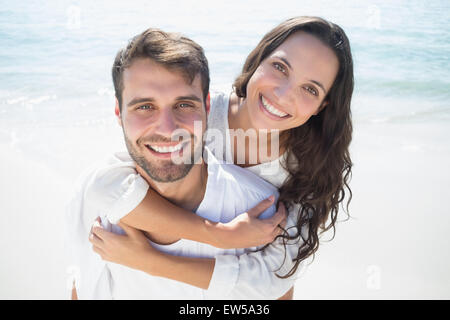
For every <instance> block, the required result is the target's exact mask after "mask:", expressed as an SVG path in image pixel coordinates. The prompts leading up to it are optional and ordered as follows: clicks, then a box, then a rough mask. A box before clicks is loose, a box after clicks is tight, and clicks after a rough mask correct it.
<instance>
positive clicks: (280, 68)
mask: <svg viewBox="0 0 450 320" xmlns="http://www.w3.org/2000/svg"><path fill="white" fill-rule="evenodd" d="M273 66H274V68H275V69H277V70H278V71H281V72H283V73H285V72H286V69H285V68H284V66H283V65H282V64H280V63H278V62H274V63H273Z"/></svg>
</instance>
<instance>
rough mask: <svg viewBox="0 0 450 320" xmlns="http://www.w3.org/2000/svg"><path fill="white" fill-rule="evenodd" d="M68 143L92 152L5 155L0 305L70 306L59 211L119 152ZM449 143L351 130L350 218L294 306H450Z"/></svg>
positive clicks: (380, 129) (427, 128)
mask: <svg viewBox="0 0 450 320" xmlns="http://www.w3.org/2000/svg"><path fill="white" fill-rule="evenodd" d="M61 131H62V129H58V128H53V129H49V131H48V132H47V135H49V136H50V135H51V133H52V132H53V134H57V133H58V132H61ZM100 133H102V134H100ZM65 134H66V137H67V141H68V144H70V143H71V138H70V137H73V139H75V137H78V139H79V137H80V136H83V137H89V139H87V140H89V141H90V142H91V143H90V144H89V145H87V144H86V145H81V144H78V145H76V144H73V145H72V147H71V148H70V150H71V151H68V153H67V155H66V156H65V158H64V159H65V160H68V159H70V158H71V159H72V160H71V161H62V162H61V160H58V159H56V160H55V159H48V161H47V162H44V161H43V159H41V160H40V161H37V160H35V159H33V158H31V157H29V156H27V153H26V152H25V151H24V150H23V149H22V148H20V147H17V146H14V145H11V143H3V144H2V146H1V147H2V150H3V152H2V166H0V171H1V177H2V179H1V180H0V181H1V182H0V184H1V186H0V190H1V194H2V214H3V217H4V219H5V223H2V224H1V227H0V228H1V230H0V235H1V240H2V241H1V242H2V246H1V255H2V263H1V265H0V283H2V286H1V287H0V299H66V298H67V297H68V290H67V281H68V279H69V278H70V270H67V266H66V265H65V252H64V244H63V241H62V239H63V237H64V234H63V232H64V229H63V228H62V226H63V214H64V205H65V202H66V201H67V199H68V197H69V195H70V190H71V185H72V184H73V181H74V179H75V178H76V177H77V175H78V174H79V172H81V170H82V169H83V168H84V167H85V166H87V165H88V164H89V163H90V162H91V160H92V159H95V158H96V157H97V158H98V157H100V156H101V155H102V154H106V153H108V152H109V151H114V150H116V149H117V148H120V146H121V143H122V142H121V141H120V131H119V130H118V129H117V128H116V127H115V126H114V125H112V124H111V126H106V127H103V128H102V129H98V128H97V129H95V128H90V129H89V128H79V129H71V131H70V133H69V131H65ZM448 135H449V128H448V127H447V126H446V125H445V123H437V124H436V125H433V126H431V125H429V124H427V125H425V124H401V123H400V124H392V123H377V124H373V123H372V124H371V123H365V124H358V123H356V124H355V137H354V142H353V144H352V155H353V161H354V163H355V166H354V171H353V179H352V182H351V187H352V191H353V200H352V202H351V205H350V214H351V216H352V218H351V219H350V220H349V221H346V222H341V223H339V224H338V226H337V231H336V237H335V239H334V240H332V241H331V242H324V243H323V244H322V245H321V247H320V249H319V252H318V253H317V254H316V258H315V260H314V262H313V263H312V264H310V265H309V266H308V267H307V268H306V269H304V270H303V272H302V273H301V276H300V278H299V279H298V280H297V282H296V287H295V295H294V297H295V298H296V299H319V298H321V299H322V298H323V299H349V298H351V299H400V298H401V299H403V298H406V299H420V298H425V299H432V298H433V299H435V298H436V299H443V298H445V299H448V298H450V276H449V275H448V272H447V271H448V270H449V267H450V257H449V255H450V254H449V252H450V244H449V242H448V240H447V235H446V231H448V229H449V226H450V215H449V214H448V213H449V209H448V208H446V207H445V206H443V204H445V200H446V199H448V198H449V197H450V187H449V185H448V181H450V170H449V169H448V165H447V164H448V163H449V162H450V148H449V146H448V144H446V143H445V137H446V136H447V137H448ZM105 137H109V138H105ZM100 142H102V143H100ZM19 146H20V145H19ZM77 154H78V155H82V156H79V158H76V157H77ZM88 154H91V155H92V157H88V156H87V155H88ZM69 155H71V157H69ZM58 162H59V164H58ZM341 217H344V216H341ZM327 238H329V235H326V236H324V240H326V239H327Z"/></svg>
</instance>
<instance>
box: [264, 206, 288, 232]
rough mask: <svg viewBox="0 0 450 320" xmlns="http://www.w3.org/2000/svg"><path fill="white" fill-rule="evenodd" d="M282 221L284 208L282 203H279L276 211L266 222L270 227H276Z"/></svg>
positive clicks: (284, 213)
mask: <svg viewBox="0 0 450 320" xmlns="http://www.w3.org/2000/svg"><path fill="white" fill-rule="evenodd" d="M284 219H286V208H285V206H284V204H283V202H280V204H279V205H278V211H277V212H276V213H275V214H274V215H273V216H272V217H271V218H269V219H268V220H269V221H268V222H270V223H271V224H272V226H274V227H276V226H277V225H279V224H280V223H281V222H282V221H283V220H284Z"/></svg>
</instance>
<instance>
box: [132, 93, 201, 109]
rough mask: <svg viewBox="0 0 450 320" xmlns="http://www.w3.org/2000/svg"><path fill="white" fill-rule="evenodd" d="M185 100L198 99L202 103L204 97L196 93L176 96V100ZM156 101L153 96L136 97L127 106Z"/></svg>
mask: <svg viewBox="0 0 450 320" xmlns="http://www.w3.org/2000/svg"><path fill="white" fill-rule="evenodd" d="M183 100H189V101H196V102H200V103H201V102H202V99H201V98H199V97H198V96H196V95H194V94H192V95H187V96H178V97H176V98H175V101H183ZM155 101H156V99H155V98H152V97H147V98H134V99H133V100H131V101H130V102H129V103H128V104H127V107H131V106H134V105H136V104H138V103H142V102H152V103H153V102H155Z"/></svg>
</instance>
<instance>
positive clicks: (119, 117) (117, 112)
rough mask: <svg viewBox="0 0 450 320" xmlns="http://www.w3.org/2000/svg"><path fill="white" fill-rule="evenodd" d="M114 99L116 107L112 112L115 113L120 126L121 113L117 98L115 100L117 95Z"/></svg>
mask: <svg viewBox="0 0 450 320" xmlns="http://www.w3.org/2000/svg"><path fill="white" fill-rule="evenodd" d="M115 99H116V107H115V108H114V113H115V114H116V117H117V122H118V123H119V126H122V115H121V113H120V108H119V100H117V97H116V98H115Z"/></svg>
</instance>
